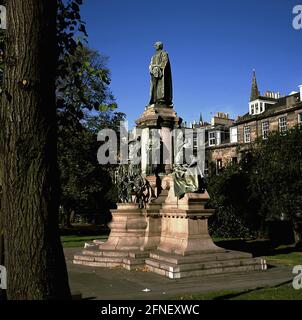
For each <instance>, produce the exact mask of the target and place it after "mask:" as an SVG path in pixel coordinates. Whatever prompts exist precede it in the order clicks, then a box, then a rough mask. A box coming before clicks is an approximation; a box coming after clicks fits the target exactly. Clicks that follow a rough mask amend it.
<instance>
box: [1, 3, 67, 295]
mask: <svg viewBox="0 0 302 320" xmlns="http://www.w3.org/2000/svg"><path fill="white" fill-rule="evenodd" d="M6 7H7V23H8V28H7V40H6V60H5V69H4V84H3V93H2V97H1V110H0V130H1V132H0V148H1V149H0V151H1V152H0V161H1V162H0V166H1V167H2V168H3V172H2V182H3V186H2V187H3V195H2V212H3V217H4V222H3V223H4V241H5V264H6V268H7V275H8V278H7V284H8V287H7V296H8V299H17V300H18V299H25V300H28V299H39V300H41V299H69V298H70V290H69V285H68V275H67V271H66V264H65V259H64V255H63V250H62V245H61V243H60V238H59V228H58V198H59V197H58V196H59V194H58V191H59V180H58V178H59V175H58V167H57V125H56V109H55V76H56V75H55V70H56V61H57V50H56V43H57V42H56V11H57V1H55V0H9V1H7V6H6Z"/></svg>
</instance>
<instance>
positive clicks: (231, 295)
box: [212, 281, 291, 300]
mask: <svg viewBox="0 0 302 320" xmlns="http://www.w3.org/2000/svg"><path fill="white" fill-rule="evenodd" d="M289 283H291V281H286V282H283V283H280V284H278V285H277V286H273V287H270V289H273V288H279V287H282V286H284V285H286V284H289ZM266 288H267V287H260V288H256V289H250V290H245V291H241V292H238V293H229V294H225V295H222V296H219V297H214V298H213V299H212V300H230V299H233V298H237V297H240V296H242V295H245V294H248V293H252V292H257V291H259V290H262V289H266Z"/></svg>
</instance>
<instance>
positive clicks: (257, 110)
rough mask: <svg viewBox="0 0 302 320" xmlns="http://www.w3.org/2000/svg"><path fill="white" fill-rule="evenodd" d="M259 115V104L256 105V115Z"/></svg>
mask: <svg viewBox="0 0 302 320" xmlns="http://www.w3.org/2000/svg"><path fill="white" fill-rule="evenodd" d="M258 113H259V108H258V103H256V114H258Z"/></svg>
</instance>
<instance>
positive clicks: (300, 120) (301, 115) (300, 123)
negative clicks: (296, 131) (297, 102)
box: [298, 112, 302, 128]
mask: <svg viewBox="0 0 302 320" xmlns="http://www.w3.org/2000/svg"><path fill="white" fill-rule="evenodd" d="M298 126H299V127H300V128H302V112H301V113H298Z"/></svg>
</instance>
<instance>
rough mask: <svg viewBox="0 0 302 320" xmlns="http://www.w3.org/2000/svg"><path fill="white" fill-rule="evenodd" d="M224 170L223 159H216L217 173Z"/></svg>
mask: <svg viewBox="0 0 302 320" xmlns="http://www.w3.org/2000/svg"><path fill="white" fill-rule="evenodd" d="M221 171H222V159H217V160H216V174H218V173H220V172H221Z"/></svg>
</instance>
